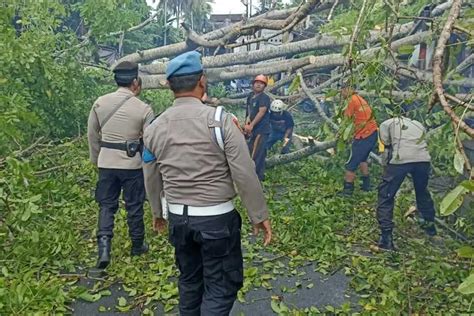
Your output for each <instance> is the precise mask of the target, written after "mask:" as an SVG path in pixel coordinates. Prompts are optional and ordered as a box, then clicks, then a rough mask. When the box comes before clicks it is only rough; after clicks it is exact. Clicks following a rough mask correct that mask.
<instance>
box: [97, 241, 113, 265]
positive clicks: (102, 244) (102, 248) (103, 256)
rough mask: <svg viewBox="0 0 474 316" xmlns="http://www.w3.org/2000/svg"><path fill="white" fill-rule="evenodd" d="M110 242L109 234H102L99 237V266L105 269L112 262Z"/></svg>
mask: <svg viewBox="0 0 474 316" xmlns="http://www.w3.org/2000/svg"><path fill="white" fill-rule="evenodd" d="M110 244H111V238H110V237H109V236H100V237H98V238H97V246H98V249H99V251H98V252H99V259H98V260H97V268H98V269H105V268H106V267H107V266H108V265H109V263H110Z"/></svg>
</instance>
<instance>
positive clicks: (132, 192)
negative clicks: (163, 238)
mask: <svg viewBox="0 0 474 316" xmlns="http://www.w3.org/2000/svg"><path fill="white" fill-rule="evenodd" d="M122 189H123V199H124V201H125V209H126V210H127V223H128V233H129V235H130V238H131V239H132V241H142V240H143V239H144V236H145V226H144V224H143V203H144V201H145V184H144V179H143V171H142V169H136V170H128V169H105V168H99V181H98V182H97V189H96V191H95V192H96V193H95V194H96V195H95V197H96V201H97V202H98V203H99V207H100V211H99V230H98V232H97V236H98V237H100V236H110V237H113V230H114V218H115V213H116V212H117V210H118V208H119V198H120V193H121V191H122Z"/></svg>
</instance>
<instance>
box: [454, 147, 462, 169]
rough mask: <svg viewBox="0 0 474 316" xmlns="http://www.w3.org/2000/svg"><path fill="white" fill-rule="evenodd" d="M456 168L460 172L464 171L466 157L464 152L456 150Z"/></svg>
mask: <svg viewBox="0 0 474 316" xmlns="http://www.w3.org/2000/svg"><path fill="white" fill-rule="evenodd" d="M453 162H454V169H456V171H457V172H458V173H460V174H463V173H464V158H463V156H462V154H461V153H460V152H459V151H458V150H456V153H455V154H454V160H453Z"/></svg>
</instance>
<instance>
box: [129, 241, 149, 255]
mask: <svg viewBox="0 0 474 316" xmlns="http://www.w3.org/2000/svg"><path fill="white" fill-rule="evenodd" d="M147 252H148V244H147V243H146V242H144V241H143V239H142V240H132V250H131V251H130V255H131V256H132V257H133V256H140V255H142V254H144V253H147Z"/></svg>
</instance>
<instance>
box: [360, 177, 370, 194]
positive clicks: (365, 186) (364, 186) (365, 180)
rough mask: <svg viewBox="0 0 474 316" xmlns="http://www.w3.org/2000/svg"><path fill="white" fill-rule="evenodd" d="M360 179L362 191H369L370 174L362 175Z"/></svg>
mask: <svg viewBox="0 0 474 316" xmlns="http://www.w3.org/2000/svg"><path fill="white" fill-rule="evenodd" d="M361 179H362V186H361V189H362V191H365V192H369V191H371V190H372V188H371V186H370V176H362V177H361Z"/></svg>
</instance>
